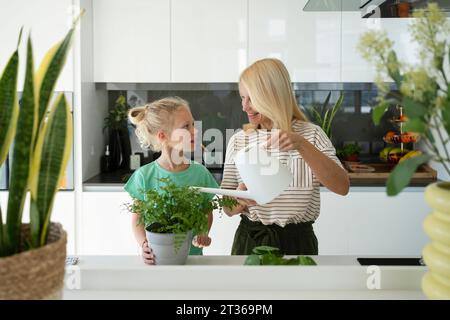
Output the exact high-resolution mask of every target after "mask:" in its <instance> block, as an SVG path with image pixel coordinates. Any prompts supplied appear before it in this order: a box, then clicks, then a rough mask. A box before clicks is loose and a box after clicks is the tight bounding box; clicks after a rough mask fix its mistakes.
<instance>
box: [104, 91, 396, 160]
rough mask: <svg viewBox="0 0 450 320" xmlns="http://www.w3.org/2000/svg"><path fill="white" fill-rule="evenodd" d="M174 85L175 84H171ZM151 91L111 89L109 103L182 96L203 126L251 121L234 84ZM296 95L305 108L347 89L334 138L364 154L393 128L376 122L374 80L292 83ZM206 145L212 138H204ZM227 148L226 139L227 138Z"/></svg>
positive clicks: (371, 153) (372, 154) (373, 152)
mask: <svg viewBox="0 0 450 320" xmlns="http://www.w3.org/2000/svg"><path fill="white" fill-rule="evenodd" d="M172 86H173V85H172ZM155 87H156V89H151V90H109V106H110V108H112V107H113V106H114V102H115V101H116V99H117V97H118V96H119V95H120V94H124V95H126V97H127V101H128V104H129V105H130V106H139V105H143V104H145V103H146V102H151V101H154V100H157V99H160V98H163V97H167V96H179V97H181V98H183V99H185V100H187V101H188V102H189V104H190V106H191V110H192V114H193V116H194V118H195V120H202V130H203V132H205V130H207V129H210V128H217V129H219V130H220V131H222V132H223V133H224V137H225V130H226V129H234V130H236V129H239V128H242V125H243V124H245V123H247V117H246V114H245V113H244V112H243V111H242V109H241V108H242V107H241V99H240V97H239V92H238V90H237V85H236V84H223V85H221V84H216V85H215V86H211V88H209V87H208V85H207V84H203V85H202V84H185V85H184V86H182V85H178V86H173V88H172V87H171V85H170V84H168V85H167V87H168V88H169V89H164V90H162V88H161V87H162V86H159V87H158V86H155ZM294 88H295V96H296V99H297V101H298V104H299V105H300V106H301V108H311V107H312V106H315V107H319V106H321V105H322V104H323V102H324V101H325V99H326V97H327V95H328V93H329V92H331V97H330V101H329V104H330V105H331V106H332V105H334V104H335V102H336V101H337V99H338V98H339V95H340V92H343V93H344V101H343V104H342V106H341V108H340V110H339V112H338V113H337V114H336V116H335V119H334V121H333V124H332V141H333V144H334V146H335V147H336V148H340V147H342V146H343V145H345V144H347V143H353V142H356V143H358V144H359V145H360V146H361V147H362V153H361V157H362V158H367V159H373V160H376V159H378V153H379V151H380V150H381V149H382V148H384V147H385V145H386V144H385V143H384V141H383V139H382V138H383V136H384V134H385V133H386V132H387V131H389V130H392V129H394V128H393V126H392V124H391V123H390V122H389V121H388V120H387V119H384V121H382V123H381V124H380V126H375V125H374V124H373V122H372V116H371V111H372V108H373V106H374V105H375V98H376V96H377V91H376V87H375V86H374V85H373V84H367V83H366V84H348V85H346V84H331V83H328V84H301V83H297V84H294ZM129 132H130V137H131V144H132V152H133V153H135V152H142V149H141V148H140V146H139V144H138V142H137V139H136V137H135V136H134V130H133V128H132V126H131V125H130V126H129ZM203 143H204V145H206V146H207V145H208V144H209V143H211V141H203ZM222 148H223V150H225V149H226V142H224V143H223V146H222Z"/></svg>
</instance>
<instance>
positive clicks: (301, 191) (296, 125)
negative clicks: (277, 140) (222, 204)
mask: <svg viewBox="0 0 450 320" xmlns="http://www.w3.org/2000/svg"><path fill="white" fill-rule="evenodd" d="M292 130H293V131H294V132H296V133H298V134H301V135H302V136H303V137H304V138H305V139H306V140H308V141H309V142H310V143H311V144H312V145H314V146H315V147H316V148H317V149H318V150H319V151H321V152H322V153H323V154H325V155H326V156H328V157H329V158H330V159H332V160H334V161H335V162H336V163H337V164H338V165H339V166H340V167H342V164H341V162H340V161H339V159H338V158H337V157H336V150H335V148H334V147H333V144H332V143H331V141H330V139H329V138H328V137H327V135H326V134H325V132H324V131H323V130H322V128H320V127H319V126H317V125H315V124H313V123H310V122H305V121H300V120H294V121H293V122H292ZM269 134H270V133H269V132H268V131H265V130H252V131H247V132H246V131H239V132H238V133H236V134H234V135H233V136H232V137H231V138H230V141H229V142H228V146H227V151H226V156H225V164H224V172H223V179H222V184H221V188H224V189H236V188H237V187H238V184H239V183H243V181H242V179H241V177H240V175H239V172H238V170H237V168H236V166H235V164H234V158H235V156H236V153H237V152H238V151H239V150H241V149H242V148H244V147H246V146H247V145H249V144H252V143H258V144H262V143H264V142H266V140H267V138H268V135H269ZM268 151H269V152H270V153H271V155H272V156H275V157H277V158H278V159H279V160H280V162H281V163H283V164H285V165H287V166H288V168H289V169H290V170H291V172H292V174H293V180H292V182H291V184H290V185H289V187H288V188H287V189H286V190H284V191H283V192H282V193H281V194H280V195H279V196H278V197H276V198H275V199H274V200H272V201H271V202H269V203H267V204H265V205H256V206H249V207H248V212H244V213H243V214H245V215H247V217H248V218H249V219H250V220H251V221H260V222H261V223H263V224H265V225H268V224H277V225H279V226H281V227H284V226H285V225H286V224H288V223H300V222H308V221H315V220H316V219H317V218H318V216H319V213H320V183H319V181H318V180H317V178H316V176H315V175H314V173H313V172H312V170H311V168H310V167H309V165H308V164H307V163H306V161H305V160H304V159H303V157H302V156H301V154H300V153H299V152H298V151H290V152H279V151H277V150H274V149H272V148H269V150H268Z"/></svg>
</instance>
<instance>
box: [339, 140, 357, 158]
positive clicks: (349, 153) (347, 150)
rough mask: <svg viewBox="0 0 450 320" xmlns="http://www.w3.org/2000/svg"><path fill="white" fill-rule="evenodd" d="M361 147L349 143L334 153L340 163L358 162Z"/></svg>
mask: <svg viewBox="0 0 450 320" xmlns="http://www.w3.org/2000/svg"><path fill="white" fill-rule="evenodd" d="M360 152H361V147H360V146H359V145H358V144H356V143H349V144H346V145H345V146H343V147H342V148H340V149H338V150H337V151H336V155H337V157H338V158H339V159H341V160H342V161H352V162H356V161H359V154H360Z"/></svg>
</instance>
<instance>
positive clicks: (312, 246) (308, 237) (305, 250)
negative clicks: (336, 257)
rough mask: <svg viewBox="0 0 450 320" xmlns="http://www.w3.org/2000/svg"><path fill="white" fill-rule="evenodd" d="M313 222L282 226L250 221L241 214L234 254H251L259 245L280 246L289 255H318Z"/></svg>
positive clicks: (282, 251)
mask: <svg viewBox="0 0 450 320" xmlns="http://www.w3.org/2000/svg"><path fill="white" fill-rule="evenodd" d="M312 224H313V223H312V222H304V223H291V224H287V225H286V226H284V228H283V227H280V226H278V225H275V224H271V225H264V224H262V223H261V222H253V221H250V220H249V219H248V218H247V216H245V215H243V214H242V215H241V223H240V224H239V227H238V228H237V230H236V234H235V235H234V242H233V248H232V249H231V254H233V255H249V254H252V250H253V248H254V247H257V246H271V247H276V248H279V249H280V251H281V253H283V254H287V255H317V254H318V253H319V249H318V243H317V238H316V235H315V234H314V230H313V226H312Z"/></svg>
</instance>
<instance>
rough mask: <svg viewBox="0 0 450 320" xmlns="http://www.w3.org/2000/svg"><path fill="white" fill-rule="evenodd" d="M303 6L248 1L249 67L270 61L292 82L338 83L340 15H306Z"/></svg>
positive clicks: (297, 0)
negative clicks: (284, 69) (281, 64)
mask: <svg viewBox="0 0 450 320" xmlns="http://www.w3.org/2000/svg"><path fill="white" fill-rule="evenodd" d="M306 2H307V0H249V64H251V63H253V62H254V61H255V60H258V59H262V58H267V57H274V58H279V59H281V60H282V61H283V62H284V63H285V64H286V66H287V68H288V70H289V73H290V75H291V78H292V81H293V82H339V81H340V62H341V57H340V48H341V39H340V36H341V33H340V27H341V15H340V12H306V11H303V7H304V6H305V4H306Z"/></svg>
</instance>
